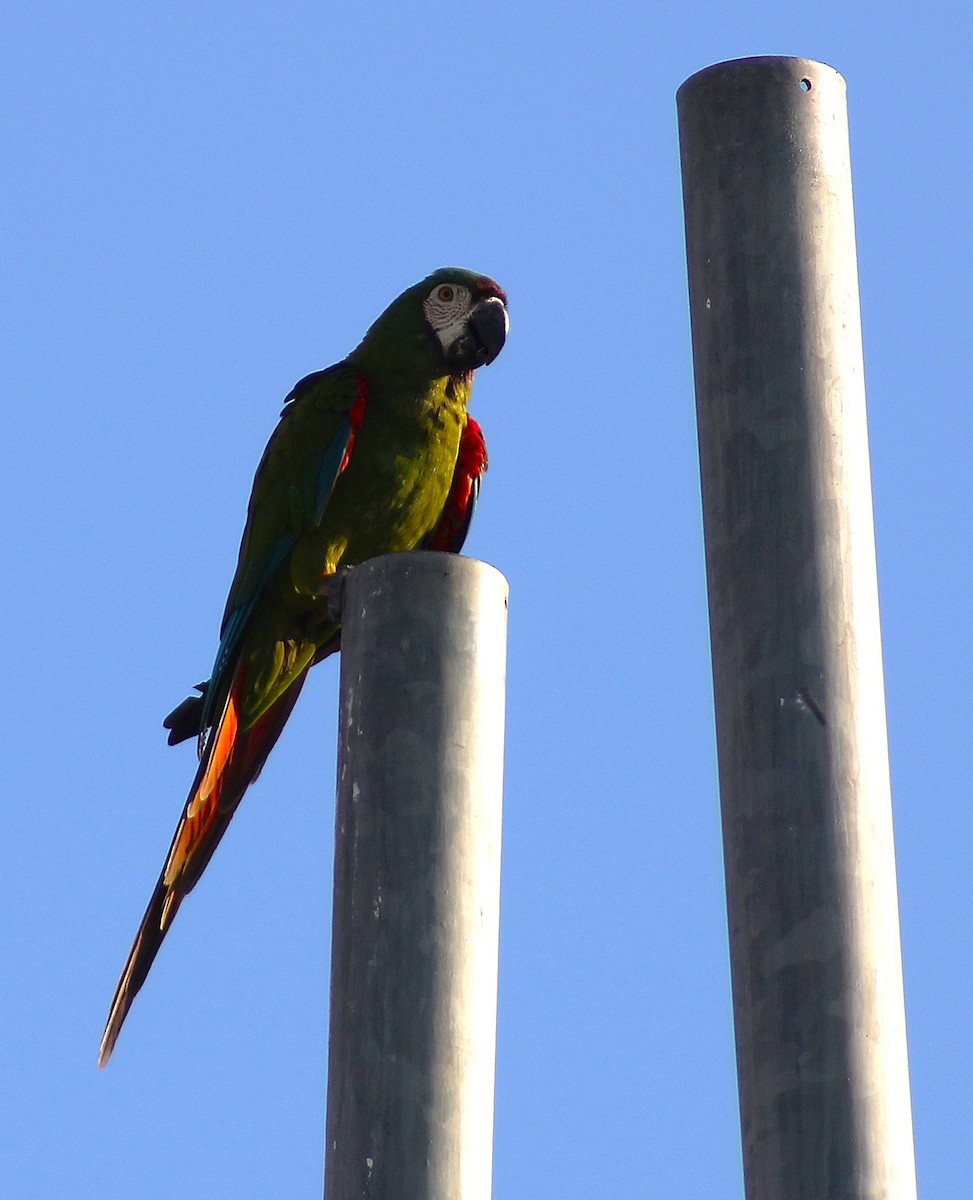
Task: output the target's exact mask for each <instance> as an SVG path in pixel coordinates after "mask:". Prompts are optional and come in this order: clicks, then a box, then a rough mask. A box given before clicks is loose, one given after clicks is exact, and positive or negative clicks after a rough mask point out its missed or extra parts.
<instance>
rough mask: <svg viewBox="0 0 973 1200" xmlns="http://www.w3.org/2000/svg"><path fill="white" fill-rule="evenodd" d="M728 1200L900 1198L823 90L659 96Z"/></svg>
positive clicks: (891, 911) (713, 70) (895, 988)
mask: <svg viewBox="0 0 973 1200" xmlns="http://www.w3.org/2000/svg"><path fill="white" fill-rule="evenodd" d="M678 110H679V129H680V138H681V145H682V170H683V188H684V199H685V210H686V242H687V251H688V260H689V289H690V304H691V312H692V331H693V352H694V365H695V376H696V398H697V410H698V423H699V445H700V464H701V474H702V492H703V516H704V524H705V538H706V565H707V576H708V583H709V601H710V630H711V637H712V650H713V675H714V689H715V699H716V723H717V743H718V755H719V770H720V793H721V801H722V810H723V837H724V851H725V866H726V884H727V906H728V918H729V929H730V957H731V967H732V976H733V1006H734V1018H735V1026H736V1042H737V1063H738V1073H739V1089H740V1108H741V1123H742V1128H743V1154H744V1175H745V1180H746V1192H747V1197H748V1200H798V1198H799V1200H827V1198H832V1197H834V1198H837V1197H841V1198H842V1200H852V1198H855V1200H858V1198H861V1200H865V1198H866V1197H867V1198H869V1200H878V1198H879V1197H881V1198H883V1200H903V1198H906V1197H914V1196H915V1164H914V1158H913V1144H912V1119H911V1111H910V1102H909V1081H908V1064H907V1059H906V1041H905V1018H904V1005H903V996H902V973H901V956H900V947H899V931H898V912H897V901H896V885H895V861H894V854H893V844H892V816H891V801H890V794H889V777H888V749H887V744H886V730H885V703H884V692H883V681H882V659H881V643H880V631H879V616H878V593H877V584H876V575H875V549H874V536H873V530H872V512H871V485H870V479H869V466H868V444H867V433H866V427H865V393H864V383H863V372H862V348H861V328H860V316H859V304H858V280H857V267H856V259H855V237H854V220H853V213H852V192H851V170H850V162H849V150H848V127H847V116H846V108H845V85H844V81H843V80H842V78H841V76H840V75H838V74H837V72H835V71H834V70H832V69H831V68H830V67H826V66H823V65H822V64H821V63H816V62H810V61H807V60H804V59H793V58H755V59H744V60H741V61H738V62H729V63H721V64H719V65H717V66H714V67H710V68H708V69H707V70H704V71H701V72H699V73H698V74H696V75H694V76H692V78H690V79H688V80H687V81H686V82H685V83H684V84H683V86H682V87H681V88H680V89H679V93H678Z"/></svg>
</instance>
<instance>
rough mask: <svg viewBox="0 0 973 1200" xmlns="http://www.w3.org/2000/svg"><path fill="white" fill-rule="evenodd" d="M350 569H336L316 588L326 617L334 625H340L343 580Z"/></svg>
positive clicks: (343, 590) (343, 592) (343, 597)
mask: <svg viewBox="0 0 973 1200" xmlns="http://www.w3.org/2000/svg"><path fill="white" fill-rule="evenodd" d="M350 570H351V568H350V567H338V569H337V570H336V571H335V572H334V573H333V574H331V575H325V577H324V578H323V579H322V580H321V584H320V586H319V587H318V592H317V594H318V596H320V598H321V599H322V600H323V601H324V603H325V606H326V607H327V610H328V616H329V617H330V618H331V619H332V620H333V621H334V623H335V624H336V625H340V624H341V609H342V606H343V604H344V599H345V578H346V577H347V575H348V572H349V571H350Z"/></svg>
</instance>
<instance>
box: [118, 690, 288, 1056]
mask: <svg viewBox="0 0 973 1200" xmlns="http://www.w3.org/2000/svg"><path fill="white" fill-rule="evenodd" d="M305 676H306V672H304V674H302V675H301V676H299V678H298V679H296V680H295V681H294V683H293V684H292V685H291V686H290V687H289V688H288V689H287V691H286V692H285V693H284V694H283V695H282V696H281V697H280V699H279V700H278V701H277V702H276V703H275V704H274V705H273V706H272V707H271V708H269V709H268V710H267V712H265V713H264V714H263V715H262V716H261V717H260V718H259V720H258V721H256V722H255V723H254V724H253V725H252V726H251V727H250V728H249V729H247V730H244V731H243V732H242V733H241V732H240V731H239V729H238V720H237V697H238V696H239V693H240V687H241V685H242V677H241V678H240V679H239V680H235V681H234V686H233V687H232V688H231V690H230V697H229V699H228V700H227V703H226V707H225V708H224V711H223V715H222V716H221V718H220V721H219V722H218V724H217V728H216V733H215V734H214V736H213V737H211V738H210V739H209V743H208V745H207V748H206V753H205V754H204V756H203V759H202V761H201V762H200V764H199V769H198V770H197V772H196V778H195V779H194V780H193V786H192V789H191V790H190V793H189V799H188V800H187V801H186V807H185V808H184V809H183V813H182V817H181V818H180V820H179V824H178V825H177V826H176V832H175V835H174V836H173V839H172V845H171V847H170V849H169V854H168V857H167V858H166V865H165V867H164V868H163V870H162V874H161V875H160V876H159V881H158V883H157V884H156V885H155V891H154V892H153V893H152V899H151V900H150V901H149V906H148V908H147V909H146V910H145V916H144V917H143V918H142V924H141V925H140V926H139V931H138V933H137V934H136V936H135V941H134V943H133V945H132V949H131V950H130V951H129V955H128V960H127V961H126V963H125V968H124V970H123V971H122V974H121V978H120V979H119V981H118V986H117V987H116V989H115V995H114V997H113V999H112V1003H111V1009H110V1010H109V1013H108V1023H107V1024H106V1026H105V1034H104V1037H103V1038H102V1041H101V1050H100V1052H99V1055H98V1065H99V1067H103V1066H104V1065H105V1064H106V1063H107V1062H108V1059H109V1058H110V1057H111V1052H112V1050H113V1049H114V1047H115V1042H116V1041H117V1040H118V1035H119V1032H120V1031H121V1028H122V1024H123V1022H124V1021H125V1017H126V1016H127V1015H128V1010H129V1009H130V1008H131V1006H132V1001H133V1000H134V999H135V997H136V995H137V994H138V991H139V988H141V986H142V984H143V983H144V982H145V979H146V976H147V975H148V973H149V968H150V967H151V966H152V963H153V962H154V960H155V956H156V955H157V954H158V952H159V947H160V946H161V945H162V942H163V940H164V939H165V936H166V933H168V931H169V927H170V925H171V924H172V922H173V919H174V917H175V915H176V913H177V911H178V909H179V905H180V904H181V903H182V900H183V897H184V896H185V895H187V893H188V892H190V891H191V890H192V888H193V887H194V885H195V884H196V882H197V880H198V879H199V877H200V875H202V873H203V871H204V870H205V868H206V865H207V863H208V862H209V860H210V859H211V858H212V856H213V851H214V850H215V849H216V847H217V845H218V844H219V841H220V838H222V836H223V834H224V832H225V831H226V827H227V825H229V823H230V819H231V818H232V816H233V814H234V812H236V810H237V807H238V806H239V803H240V801H241V800H242V799H243V794H244V792H245V791H246V790H247V788H248V787H249V786H250V784H251V783H252V782H253V780H254V779H255V778H256V777H257V775H258V774H259V772H260V769H261V767H262V766H263V764H264V762H265V761H266V758H267V755H268V754H269V753H270V751H271V750H272V749H273V746H274V744H275V742H276V741H277V738H278V737H279V736H280V732H281V730H282V729H283V728H284V725H285V723H286V721H287V718H288V717H289V716H290V714H291V709H292V708H293V707H294V704H295V702H296V701H297V697H298V695H299V694H300V691H301V687H302V686H303V683H304V679H305Z"/></svg>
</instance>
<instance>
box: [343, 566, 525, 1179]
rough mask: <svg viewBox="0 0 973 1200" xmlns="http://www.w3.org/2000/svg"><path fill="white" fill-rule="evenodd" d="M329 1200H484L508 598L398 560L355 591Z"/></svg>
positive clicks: (347, 663)
mask: <svg viewBox="0 0 973 1200" xmlns="http://www.w3.org/2000/svg"><path fill="white" fill-rule="evenodd" d="M342 611H343V628H342V650H341V715H340V728H339V735H338V742H339V745H338V809H337V823H336V835H335V880H334V923H333V935H332V965H331V1036H330V1055H329V1066H328V1116H327V1146H326V1152H325V1198H326V1200H357V1198H359V1197H368V1198H369V1200H488V1198H489V1196H490V1192H491V1176H492V1153H493V1085H494V1058H495V1046H496V1010H497V942H498V930H499V901H500V814H501V800H502V788H503V723H504V678H505V665H506V628H507V583H506V580H505V579H504V578H503V576H502V575H501V574H500V573H499V572H498V571H496V570H494V568H493V567H489V566H487V565H486V564H484V563H481V562H475V561H473V560H472V559H468V558H459V557H457V556H456V555H452V554H431V553H413V554H391V555H386V556H384V557H382V558H376V559H372V560H371V561H369V562H366V563H364V564H362V565H361V566H359V567H356V568H355V569H354V570H353V571H352V572H351V573H350V574H349V576H348V578H347V581H346V584H345V589H344V601H343V606H342Z"/></svg>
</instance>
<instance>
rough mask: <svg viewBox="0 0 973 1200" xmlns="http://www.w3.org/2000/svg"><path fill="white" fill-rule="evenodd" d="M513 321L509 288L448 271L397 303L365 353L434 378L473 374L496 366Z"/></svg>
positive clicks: (379, 323) (370, 334)
mask: <svg viewBox="0 0 973 1200" xmlns="http://www.w3.org/2000/svg"><path fill="white" fill-rule="evenodd" d="M509 325H510V322H509V319H508V317H507V297H506V295H505V293H504V291H503V289H502V288H501V287H500V286H499V285H498V284H496V283H494V281H493V280H492V279H488V278H487V277H486V276H485V275H477V274H476V272H475V271H464V270H463V269H462V268H460V267H444V268H442V270H439V271H434V272H433V274H432V275H430V276H428V278H426V279H423V280H422V281H421V282H420V283H417V284H414V285H413V286H412V287H411V288H409V289H408V291H405V292H403V293H402V295H401V296H399V298H398V299H397V300H393V301H392V303H391V304H390V305H389V307H388V308H387V309H386V310H385V312H384V313H382V315H381V316H380V317H379V318H378V320H377V321H376V322H375V324H374V325H373V326H372V327H371V329H369V331H368V333H367V334H366V335H365V340H364V341H363V343H362V345H361V347H360V348H359V353H360V352H361V351H362V350H367V351H371V352H372V353H371V355H370V357H371V356H372V355H375V356H377V355H378V354H379V353H380V352H381V353H382V356H383V357H385V356H386V354H387V355H388V357H389V358H390V359H392V360H394V361H395V362H396V368H397V369H398V370H399V371H401V370H402V369H403V367H404V366H405V356H406V355H407V356H408V358H409V359H411V360H412V361H413V362H414V365H415V367H416V368H417V370H419V371H421V373H422V374H425V375H428V376H429V377H433V378H435V377H438V376H442V375H467V374H469V373H470V372H472V371H475V370H476V369H477V367H483V366H486V365H487V364H488V363H492V362H493V360H494V359H495V358H496V357H497V355H498V354H499V353H500V351H501V350H502V349H503V344H504V342H505V341H506V339H507V329H508V328H509Z"/></svg>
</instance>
